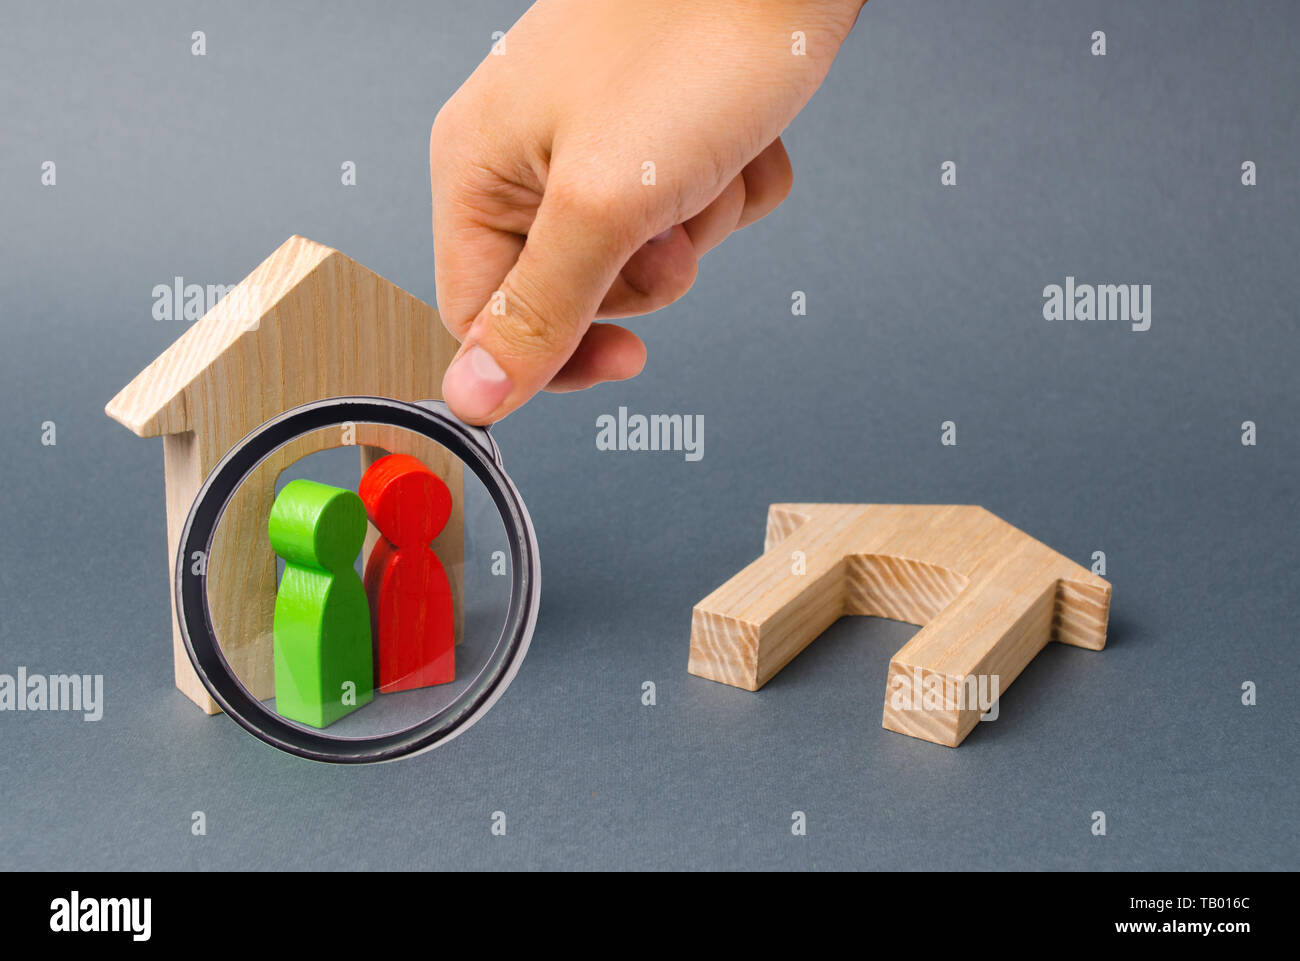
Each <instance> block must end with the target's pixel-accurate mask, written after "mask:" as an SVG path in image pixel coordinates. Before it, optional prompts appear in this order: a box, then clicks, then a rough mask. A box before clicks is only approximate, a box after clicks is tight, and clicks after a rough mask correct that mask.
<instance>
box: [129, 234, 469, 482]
mask: <svg viewBox="0 0 1300 961" xmlns="http://www.w3.org/2000/svg"><path fill="white" fill-rule="evenodd" d="M456 349H457V344H456V341H455V339H454V338H453V337H452V336H451V335H450V334H448V333H447V331H446V330H445V328H444V327H443V325H442V323H441V321H440V320H439V319H438V314H437V312H436V311H435V310H434V309H433V308H432V307H430V306H429V305H428V304H426V303H424V302H423V301H422V300H420V299H419V298H417V297H414V296H412V295H411V294H409V293H407V292H406V291H405V290H402V289H401V288H400V287H398V286H397V285H395V284H393V283H390V282H389V281H387V280H385V279H384V278H382V277H380V276H379V275H378V274H376V273H374V272H373V271H370V270H368V269H366V268H365V267H363V266H362V265H360V264H358V263H357V262H356V261H354V260H352V259H351V258H349V257H346V256H344V255H343V254H341V253H339V252H338V251H337V250H333V249H331V248H329V247H326V246H323V245H321V244H318V243H314V242H312V241H310V240H307V239H306V238H304V237H290V238H289V239H288V240H287V241H285V242H284V244H283V245H281V247H280V249H279V250H277V251H276V252H275V253H273V254H272V255H271V256H270V257H268V258H267V259H266V260H265V261H263V262H262V264H261V265H260V266H258V268H257V269H256V270H254V271H253V272H252V273H251V274H249V275H248V277H246V278H245V279H244V280H243V281H241V282H240V283H239V284H238V285H237V286H236V287H234V288H233V289H232V290H231V291H230V292H229V293H227V294H226V295H225V296H224V297H223V298H221V300H219V301H217V303H216V304H215V305H214V306H213V308H212V309H211V310H209V311H208V312H207V314H205V315H204V316H203V317H202V318H201V319H200V320H198V321H196V322H195V323H194V325H193V326H192V327H191V328H190V329H189V330H187V331H186V332H185V333H184V334H183V335H182V336H181V337H180V338H179V339H178V340H177V341H176V342H175V343H174V344H172V345H171V346H170V347H169V348H167V350H165V351H163V353H162V354H161V355H160V356H159V357H158V358H157V359H156V360H154V362H153V363H151V364H150V365H149V366H148V367H146V368H145V369H144V370H142V371H141V372H140V373H139V374H138V375H137V376H136V378H135V379H134V380H132V381H131V383H129V384H127V385H126V387H124V388H123V389H122V391H121V393H119V394H118V395H117V396H116V397H114V398H113V399H112V400H111V401H109V403H108V406H107V407H106V408H105V411H106V412H107V414H108V416H109V417H112V418H113V419H114V420H116V421H118V422H119V423H121V424H122V425H123V426H125V427H127V428H128V429H130V430H131V431H133V432H135V433H136V434H138V435H139V436H141V437H157V436H160V435H166V434H177V433H181V432H184V431H194V432H195V434H196V437H197V439H198V441H199V446H200V448H201V449H202V454H203V456H202V462H203V464H204V465H210V464H211V463H212V462H213V458H214V457H216V456H219V455H220V454H221V453H222V452H224V451H225V450H226V449H227V448H228V447H229V445H230V444H232V443H234V442H235V441H236V440H238V439H239V438H240V437H242V436H244V435H245V434H246V433H247V432H248V431H250V430H252V429H253V428H255V427H257V426H258V425H260V424H262V423H264V422H265V421H266V420H268V419H269V418H271V417H273V416H275V415H276V414H279V413H281V412H283V411H285V410H289V409H291V408H293V407H296V406H298V405H300V404H303V403H307V402H309V401H314V400H319V399H321V398H325V397H339V396H344V395H354V394H366V395H379V396H384V397H394V398H397V399H400V400H424V399H428V398H438V397H440V396H441V390H442V374H443V372H444V371H445V370H446V368H447V365H448V364H449V363H450V361H451V358H452V357H453V356H454V355H455V352H456Z"/></svg>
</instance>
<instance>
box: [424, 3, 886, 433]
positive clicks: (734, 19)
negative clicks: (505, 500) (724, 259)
mask: <svg viewBox="0 0 1300 961" xmlns="http://www.w3.org/2000/svg"><path fill="white" fill-rule="evenodd" d="M861 2H862V0H763V2H759V0H658V2H653V3H651V2H630V0H629V2H618V0H539V2H537V3H536V4H534V5H533V7H532V8H530V9H529V10H528V12H527V13H526V14H524V16H523V17H522V18H521V19H520V20H519V21H518V22H517V23H516V24H515V25H514V26H513V27H512V28H511V29H510V31H509V32H508V33H507V34H506V36H505V39H504V41H499V42H498V46H497V47H496V48H494V50H500V51H501V52H499V53H496V52H494V53H491V54H489V55H488V56H487V57H486V58H485V59H484V61H483V63H482V64H480V65H479V67H478V68H477V69H476V70H475V71H474V73H473V74H472V75H471V76H470V77H469V79H468V80H466V82H465V83H464V85H462V87H461V88H460V89H459V90H458V91H457V92H456V93H455V95H454V96H452V98H451V99H450V100H448V101H447V103H446V105H445V106H444V107H443V108H442V110H441V111H439V113H438V116H437V119H436V120H435V121H434V124H433V131H432V134H431V137H430V144H429V167H430V173H431V178H432V183H433V235H434V257H435V266H436V275H437V292H438V308H439V311H440V313H441V315H442V319H443V322H444V323H445V324H446V325H447V328H448V330H450V331H451V332H452V333H453V334H454V335H455V336H456V337H457V338H458V339H459V340H460V341H461V348H460V351H459V352H458V353H457V355H456V359H455V360H454V361H453V363H452V365H451V367H450V368H449V369H448V371H447V374H446V377H445V378H444V380H443V395H444V399H445V400H446V402H447V404H448V405H449V406H450V407H451V409H452V410H453V412H455V413H456V414H457V415H458V416H459V417H461V418H462V419H463V420H465V421H467V422H469V423H473V424H484V423H491V422H493V421H496V420H500V419H501V418H502V417H504V416H506V415H507V414H509V413H510V412H511V411H513V410H515V409H516V408H518V407H519V406H520V405H522V404H523V403H524V402H525V401H527V400H528V399H529V398H531V397H532V396H533V395H534V394H536V393H537V391H538V390H541V389H543V388H546V389H548V390H554V391H566V390H580V389H583V388H586V387H590V386H592V385H594V384H597V383H600V382H602V381H609V380H623V379H626V378H628V377H635V376H636V375H637V374H638V373H640V371H641V368H642V367H643V366H644V364H645V345H644V344H643V343H642V342H641V339H640V338H639V337H637V336H636V335H635V334H633V333H632V332H631V331H629V330H626V329H625V328H623V327H620V326H617V325H615V324H608V323H594V322H593V321H594V320H595V319H596V318H617V317H628V316H633V315H636V314H645V313H649V312H651V311H654V310H658V309H659V308H661V307H664V306H667V305H668V304H670V303H672V302H673V301H675V300H677V299H678V298H679V297H681V296H682V295H683V294H684V293H686V291H687V290H688V289H689V288H690V286H691V284H692V283H693V282H694V280H695V276H696V271H697V266H698V262H699V259H700V257H701V256H703V255H704V253H705V252H707V251H708V250H710V249H712V248H713V247H715V246H717V245H718V244H719V243H721V242H722V240H723V239H724V238H725V237H726V236H727V235H728V234H730V233H731V232H732V231H733V230H738V229H740V228H741V227H745V226H748V225H749V224H751V223H753V222H754V221H756V220H758V219H759V218H760V217H762V216H764V215H765V214H767V213H768V212H770V211H771V210H772V209H773V208H775V207H776V206H777V205H778V204H779V203H780V202H781V201H782V200H783V199H785V197H786V195H787V194H788V193H789V191H790V185H791V181H792V172H791V169H790V160H789V157H788V156H787V155H786V152H785V147H784V146H783V145H782V143H781V140H780V136H779V135H780V133H781V131H782V130H784V129H785V127H786V125H787V124H789V122H790V121H791V120H792V119H793V118H794V116H795V114H797V113H798V112H799V110H800V109H802V108H803V106H804V104H806V103H807V102H808V100H809V98H810V97H811V96H812V94H813V92H814V91H815V90H816V89H817V87H818V86H819V85H820V84H821V82H822V79H823V78H824V77H825V76H826V73H827V71H828V70H829V69H830V65H831V61H832V60H833V59H834V56H835V53H836V51H837V50H838V49H839V46H840V44H841V43H842V42H843V41H844V39H845V37H847V36H848V33H849V30H850V29H851V28H852V26H853V23H854V20H855V19H856V17H857V13H858V10H859V9H860V7H861ZM796 32H801V33H802V35H803V41H802V44H803V51H804V52H802V53H800V52H799V46H800V39H799V36H798V34H797V33H796ZM502 43H504V47H502V46H501V44H502Z"/></svg>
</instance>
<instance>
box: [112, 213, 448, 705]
mask: <svg viewBox="0 0 1300 961" xmlns="http://www.w3.org/2000/svg"><path fill="white" fill-rule="evenodd" d="M456 350H457V343H456V341H455V339H454V338H453V337H452V336H451V335H450V334H448V333H447V331H446V330H445V328H444V327H443V325H442V322H441V321H440V320H439V318H438V314H437V312H436V311H435V310H434V309H433V308H432V307H430V306H429V305H428V304H425V303H423V302H422V301H420V300H419V299H417V298H416V297H413V296H412V295H411V294H409V293H407V292H406V291H404V290H402V289H401V288H399V287H397V286H395V285H394V284H391V283H389V282H388V281H386V280H384V278H382V277H380V276H378V275H377V274H374V273H372V272H371V271H369V270H367V269H366V268H365V267H362V266H361V265H360V264H358V263H356V262H355V261H353V260H351V259H350V258H348V257H345V256H344V255H343V254H341V253H339V252H338V251H336V250H332V249H330V248H329V247H324V246H321V245H320V244H317V243H313V242H312V241H310V240H307V239H305V238H303V237H291V238H290V239H289V240H287V241H286V242H285V243H284V244H283V245H282V246H281V247H280V249H279V250H277V251H276V252H275V253H273V254H272V255H271V256H270V257H268V258H267V259H266V260H265V261H263V263H262V264H261V265H260V266H259V267H258V268H257V269H256V270H254V271H253V272H252V273H251V274H249V276H248V277H247V278H245V279H244V280H243V281H242V282H241V283H240V284H239V285H237V286H236V287H235V288H234V289H232V290H231V291H230V292H229V293H228V294H227V295H226V296H225V297H223V298H222V299H221V300H219V301H218V302H217V303H216V304H215V306H213V307H212V309H211V310H209V311H208V312H207V314H206V315H204V316H203V318H202V319H200V320H199V321H197V322H195V323H194V325H193V326H192V327H190V329H189V330H187V331H186V332H185V334H184V335H183V336H181V337H180V338H179V339H178V340H177V341H176V342H175V343H174V344H172V346H171V347H169V348H168V349H167V350H166V351H165V352H164V353H163V354H162V355H161V356H159V357H158V358H157V359H156V360H155V361H154V362H153V363H151V364H150V365H149V366H148V367H146V368H145V369H144V370H143V371H141V372H140V374H139V375H138V376H137V377H136V378H135V379H134V380H133V381H131V383H130V384H128V385H127V386H126V387H125V388H123V390H122V392H121V393H119V394H118V395H117V396H116V397H114V398H113V399H112V401H110V402H109V404H108V406H107V408H106V412H107V413H108V415H109V416H110V417H112V418H113V419H114V420H116V421H118V422H119V423H121V424H122V425H123V426H125V427H127V428H129V429H130V430H132V431H134V432H135V433H136V434H137V435H139V436H140V437H161V438H162V441H163V471H164V483H165V487H166V505H167V506H166V509H167V563H166V565H165V567H166V583H167V591H168V594H169V595H171V596H172V646H173V658H174V661H175V673H176V686H177V687H179V688H180V689H181V690H182V691H183V692H184V693H185V694H186V695H187V696H188V697H189V698H190V699H191V700H193V701H194V702H195V703H196V704H198V705H199V706H200V707H202V708H203V709H204V710H205V711H207V712H208V713H209V714H215V713H217V712H218V711H219V707H218V706H217V704H216V702H215V701H213V700H212V698H211V697H210V696H209V695H208V692H207V690H206V689H205V688H204V687H203V684H202V683H201V682H200V681H199V679H198V676H197V675H196V674H195V673H194V670H193V668H192V667H191V665H190V661H189V657H188V655H187V654H186V652H185V648H184V645H183V643H182V640H181V635H180V629H179V627H178V626H177V623H176V606H175V605H176V601H175V596H174V591H173V583H174V578H175V570H176V552H177V548H178V542H179V538H180V535H181V531H182V528H183V527H184V524H185V520H186V517H187V515H188V513H189V510H190V506H191V504H192V503H193V501H194V498H195V495H196V494H197V493H198V491H199V487H200V485H201V484H202V482H203V480H204V478H205V477H206V476H207V475H208V473H209V471H211V470H212V468H213V467H214V466H215V465H216V464H217V462H218V461H219V460H220V459H221V457H222V456H223V455H224V454H225V453H226V452H227V451H228V450H229V449H230V448H231V446H232V445H234V444H235V443H236V442H237V441H239V440H240V439H241V438H243V437H244V436H245V435H246V434H248V433H249V432H250V431H252V430H253V429H255V428H257V427H258V426H260V425H261V424H263V423H265V422H266V421H267V420H269V419H270V418H272V417H274V416H276V415H277V414H280V413H281V412H283V411H286V410H289V409H291V408H293V407H296V406H298V405H300V404H304V403H308V402H310V401H315V400H320V399H323V398H327V397H339V396H344V395H376V396H382V397H391V398H396V399H398V400H407V401H416V400H426V399H431V398H433V399H437V398H441V396H442V376H443V373H444V372H445V370H446V368H447V366H448V364H450V362H451V359H452V357H453V356H454V355H455V352H456ZM393 431H394V429H393V428H383V427H379V426H376V425H357V426H356V428H355V430H354V432H353V433H352V434H351V435H347V434H346V432H345V431H340V430H339V429H338V428H336V427H328V428H322V429H321V430H318V431H315V432H312V433H310V434H306V435H303V436H301V437H299V438H297V439H295V440H293V441H291V442H290V443H289V444H287V445H285V446H284V447H282V448H280V449H279V450H277V451H276V452H275V453H273V454H272V455H271V456H270V457H269V458H268V459H267V460H266V461H264V462H263V463H262V464H261V465H260V466H259V467H258V468H256V469H255V471H254V472H253V473H252V474H251V475H250V476H249V477H248V478H247V479H246V480H245V482H244V483H243V484H242V485H241V487H240V488H239V490H238V491H237V492H236V493H235V495H234V496H233V498H232V500H231V503H230V505H229V506H228V508H227V512H226V515H225V517H224V519H223V520H222V522H221V524H220V525H219V527H218V530H217V534H216V541H215V542H214V544H213V546H212V550H211V556H210V557H208V558H206V564H207V573H208V602H209V608H210V613H211V617H212V624H213V628H214V631H215V633H216V636H217V639H218V641H219V642H220V643H221V645H222V650H223V652H224V653H225V655H226V658H227V660H228V661H229V662H230V664H231V667H232V668H233V669H234V671H235V673H236V674H237V675H238V676H239V678H240V680H241V681H242V682H243V683H244V685H245V687H247V688H248V689H249V690H250V691H251V692H252V693H253V694H254V695H255V696H256V697H259V698H262V699H265V698H269V697H271V696H273V693H274V678H273V667H272V665H273V659H272V631H271V625H272V618H273V614H274V607H275V592H276V558H275V554H274V552H273V551H272V549H271V545H270V542H269V541H268V539H267V533H266V523H267V517H268V515H269V512H270V507H271V504H272V502H273V500H274V498H275V486H276V480H277V478H278V476H279V474H280V472H281V471H282V470H284V469H285V468H286V467H288V466H289V465H291V464H292V463H294V462H295V461H297V460H298V459H300V458H302V457H305V456H307V455H308V454H311V453H314V452H316V451H318V450H325V449H327V448H333V447H342V446H353V445H355V446H357V447H359V448H360V451H361V466H360V471H364V470H365V468H366V467H367V466H368V465H369V464H370V463H372V462H373V461H375V460H377V459H378V458H379V457H381V456H383V455H384V454H386V453H389V452H390V451H391V450H392V449H393V448H400V450H401V452H402V453H407V454H412V455H414V456H416V457H417V458H419V459H420V460H421V461H423V462H424V463H425V464H427V465H428V466H429V467H430V468H431V469H432V470H434V471H435V472H436V473H437V474H438V475H439V476H441V477H442V478H443V479H444V481H445V482H446V483H447V485H448V487H449V488H450V490H451V494H452V499H453V504H454V505H456V509H455V511H454V512H453V515H452V518H451V520H450V521H449V522H448V523H447V525H446V527H445V528H444V529H443V531H442V533H441V534H440V535H439V536H438V538H437V540H436V541H434V543H433V547H434V549H435V551H436V552H437V553H438V556H439V557H441V558H442V561H443V563H444V564H445V565H446V568H447V572H448V575H449V576H450V578H451V583H452V594H453V598H454V601H455V609H456V611H457V612H458V615H459V612H460V611H461V609H462V604H461V597H462V585H463V559H464V519H463V515H462V513H461V511H460V505H461V503H462V491H463V486H462V485H463V476H462V473H461V463H460V461H459V460H457V459H456V458H455V457H454V456H453V455H451V454H450V453H448V452H447V451H445V450H444V449H443V448H442V447H440V446H439V445H437V444H435V443H433V442H432V441H425V440H423V439H416V438H414V437H413V436H411V435H409V434H407V435H404V436H402V437H401V438H400V439H399V438H398V437H397V436H395V434H394V433H393ZM360 471H359V473H358V476H360ZM375 539H376V532H375V531H374V530H373V528H372V529H371V531H370V534H369V537H368V539H367V542H366V548H365V551H366V556H369V551H370V548H371V547H372V546H373V544H374V541H375ZM162 566H163V565H160V567H162ZM159 573H160V574H162V573H163V571H161V570H160V571H159ZM460 621H461V618H460V617H459V616H458V617H457V625H456V635H457V639H458V640H459V638H460V633H461V631H460V628H461V624H460Z"/></svg>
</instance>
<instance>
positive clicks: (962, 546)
mask: <svg viewBox="0 0 1300 961" xmlns="http://www.w3.org/2000/svg"><path fill="white" fill-rule="evenodd" d="M1109 609H1110V584H1109V583H1108V582H1106V581H1105V580H1103V579H1102V578H1100V577H1098V576H1097V575H1095V574H1093V573H1092V572H1090V571H1088V570H1087V569H1086V568H1084V567H1082V566H1080V565H1079V564H1076V563H1075V562H1073V561H1071V560H1070V559H1069V558H1067V557H1064V556H1062V555H1061V554H1058V553H1057V552H1056V551H1053V550H1052V549H1051V548H1049V547H1047V546H1046V545H1044V544H1042V543H1040V542H1039V541H1036V540H1034V538H1032V537H1030V536H1029V535H1028V534H1026V533H1024V532H1023V531H1020V530H1018V529H1017V528H1015V527H1012V526H1011V525H1010V524H1008V523H1006V522H1005V521H1003V520H1001V519H1000V518H998V517H996V516H995V515H993V514H991V513H989V512H988V511H987V510H985V509H984V508H982V507H973V506H966V505H939V506H936V505H901V504H892V505H891V504H773V505H772V506H771V507H770V509H769V511H768V517H767V538H766V544H765V547H764V554H763V556H762V557H760V558H759V559H758V560H756V561H754V562H753V563H752V564H750V565H749V566H748V567H746V568H745V569H744V570H742V571H741V572H740V573H739V574H737V575H736V576H735V577H733V578H731V580H729V581H727V583H725V584H723V585H722V586H721V587H719V588H718V589H717V590H715V591H714V592H713V593H712V594H710V595H709V596H708V597H706V598H704V599H703V600H702V601H700V602H699V604H697V605H696V606H695V609H694V612H693V614H692V622H691V651H690V662H689V665H688V668H687V669H688V670H689V671H690V673H692V674H695V675H698V676H700V677H705V678H709V679H710V680H715V681H720V682H722V683H724V684H730V685H732V686H734V687H740V688H744V689H745V690H749V691H756V690H758V689H759V688H760V687H762V686H763V685H764V684H766V683H767V682H768V681H769V680H771V679H772V677H773V676H774V675H775V674H776V673H777V672H778V671H780V670H781V668H783V667H785V665H786V664H788V663H789V662H790V661H791V660H792V659H793V658H794V657H795V656H796V655H797V654H798V653H799V652H800V651H802V650H803V649H804V648H805V647H807V646H808V644H810V643H811V642H812V641H813V639H814V638H816V637H817V636H818V635H819V634H821V632H822V631H824V630H825V629H826V628H827V627H829V626H830V625H831V624H832V623H833V622H834V621H836V620H837V619H838V618H840V617H841V616H843V615H845V614H865V615H870V616H873V617H885V618H890V619H891V620H899V621H907V622H909V623H913V624H918V625H921V626H922V629H921V630H920V631H918V632H917V633H916V635H915V636H914V637H913V638H912V639H911V640H910V641H909V642H908V643H907V644H906V645H905V646H904V647H903V648H902V650H900V651H899V652H898V653H897V654H895V655H894V657H893V659H892V660H891V661H890V665H889V676H888V677H887V679H886V688H885V691H886V697H885V708H884V717H883V721H882V723H883V726H884V727H886V728H888V729H890V730H893V731H898V732H900V733H903V734H910V735H912V736H913V737H920V738H924V739H925V740H928V741H934V742H935V743H938V744H945V745H948V746H950V747H956V746H957V745H958V744H960V743H961V742H962V740H963V739H964V738H965V737H966V735H967V734H969V733H970V731H971V729H972V728H973V727H974V726H975V724H976V723H978V721H979V719H980V716H981V714H982V713H983V711H982V710H981V708H980V706H979V701H978V699H977V698H976V697H974V696H966V695H967V694H970V693H971V692H972V691H973V688H972V685H973V684H977V683H978V681H979V679H980V678H996V683H997V689H998V690H999V691H1001V692H1005V691H1006V689H1007V688H1008V687H1009V686H1010V685H1011V683H1012V681H1014V680H1015V679H1016V677H1018V676H1019V674H1020V672H1021V671H1023V670H1024V668H1025V666H1026V665H1027V664H1028V663H1029V662H1030V661H1031V660H1032V659H1033V657H1034V655H1035V654H1037V653H1038V652H1039V651H1040V650H1042V648H1043V647H1044V646H1045V645H1046V644H1047V643H1048V641H1052V640H1055V641H1060V642H1062V643H1065V644H1071V645H1074V646H1076V647H1085V648H1088V649H1090V650H1101V649H1102V647H1104V646H1105V643H1106V622H1107V617H1108V614H1109ZM930 689H933V690H934V691H936V692H942V696H941V697H936V698H928V697H927V698H924V699H923V698H920V697H910V696H907V693H910V692H913V691H918V690H930Z"/></svg>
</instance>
